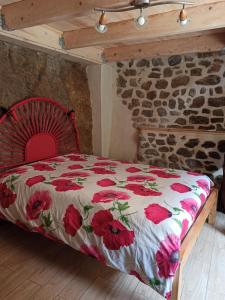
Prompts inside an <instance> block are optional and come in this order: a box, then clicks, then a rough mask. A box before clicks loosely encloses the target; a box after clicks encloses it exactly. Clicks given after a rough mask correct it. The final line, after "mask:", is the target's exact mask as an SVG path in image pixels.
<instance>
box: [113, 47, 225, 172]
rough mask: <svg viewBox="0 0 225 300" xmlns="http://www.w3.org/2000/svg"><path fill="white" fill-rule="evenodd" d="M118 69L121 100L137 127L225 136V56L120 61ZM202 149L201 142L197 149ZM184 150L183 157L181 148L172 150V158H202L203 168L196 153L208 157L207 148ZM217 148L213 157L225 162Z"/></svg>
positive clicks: (162, 156) (202, 55)
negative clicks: (216, 133)
mask: <svg viewBox="0 0 225 300" xmlns="http://www.w3.org/2000/svg"><path fill="white" fill-rule="evenodd" d="M115 68H116V72H117V95H118V97H119V99H120V101H121V102H122V103H123V105H125V106H126V107H127V109H128V110H129V111H130V114H131V115H132V121H133V126H134V127H142V126H149V127H152V128H185V129H195V130H213V131H225V121H224V115H225V53H208V54H201V53H199V54H193V55H176V56H171V57H162V58H153V59H142V60H131V61H127V62H119V63H117V64H116V66H115ZM150 134H151V132H150ZM212 139H213V137H212ZM187 142H188V141H186V143H187ZM212 142H213V141H212ZM221 142H222V143H223V141H221ZM186 143H185V144H186ZM175 144H176V140H175ZM201 144H203V143H201V141H199V143H198V145H194V146H193V148H194V147H195V149H196V148H198V147H200V145H201ZM146 145H147V144H146ZM142 146H143V145H142ZM150 146H151V143H150V144H149V146H148V147H150ZM148 147H147V146H146V151H148V149H147V148H148ZM182 148H186V150H183V154H182V153H180V152H182V151H181V150H180V149H178V148H177V147H175V150H172V149H170V147H169V148H168V149H169V151H171V155H172V154H174V155H183V158H184V159H185V155H186V154H187V152H188V158H189V159H195V160H196V158H197V160H198V161H199V162H200V163H201V160H202V158H201V157H196V153H197V152H198V151H200V152H204V151H203V150H202V149H197V152H195V154H194V152H193V155H192V154H190V153H191V152H192V151H190V150H191V148H192V147H188V146H187V145H186V146H184V147H182ZM212 148H213V149H211V152H213V153H215V154H214V156H217V157H218V160H219V161H220V162H221V155H222V156H223V153H224V152H225V149H224V147H222V148H220V150H221V149H222V151H220V150H218V147H217V143H215V147H212ZM177 151H178V152H179V153H177ZM189 152H190V153H189ZM142 154H143V153H142ZM164 154H165V152H164ZM164 154H163V151H160V149H158V150H157V156H158V159H161V163H162V162H163V161H164V163H165V157H164ZM202 155H203V154H202ZM205 155H206V154H205ZM207 155H208V154H207ZM174 157H175V156H174ZM155 158H156V157H155ZM205 159H206V157H205ZM211 159H212V157H211ZM213 159H216V158H215V157H214V158H213ZM206 160H207V159H206ZM208 161H209V159H208ZM167 163H168V165H169V164H171V162H168V161H167ZM200 163H199V164H198V165H200ZM196 164H197V163H196ZM189 167H191V166H189ZM193 167H194V166H192V168H193ZM219 167H220V166H219ZM219 167H216V168H219ZM186 168H188V166H186ZM197 169H198V170H199V168H197ZM202 171H205V170H202ZM213 171H216V170H215V167H214V170H212V169H211V170H210V167H208V171H207V173H209V172H213Z"/></svg>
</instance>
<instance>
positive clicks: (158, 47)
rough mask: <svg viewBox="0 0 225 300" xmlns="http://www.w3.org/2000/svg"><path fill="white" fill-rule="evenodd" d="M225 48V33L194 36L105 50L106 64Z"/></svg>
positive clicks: (104, 58)
mask: <svg viewBox="0 0 225 300" xmlns="http://www.w3.org/2000/svg"><path fill="white" fill-rule="evenodd" d="M224 47H225V33H216V34H209V35H200V36H192V37H187V38H184V37H182V38H179V39H172V40H164V41H160V42H159V41H158V42H150V43H144V44H136V45H128V46H122V47H113V48H108V49H105V50H104V52H103V61H104V62H105V63H110V62H115V61H123V60H128V59H141V58H148V57H151V58H152V57H157V56H163V55H165V56H169V55H176V54H186V53H195V52H212V51H219V50H222V49H223V48H224Z"/></svg>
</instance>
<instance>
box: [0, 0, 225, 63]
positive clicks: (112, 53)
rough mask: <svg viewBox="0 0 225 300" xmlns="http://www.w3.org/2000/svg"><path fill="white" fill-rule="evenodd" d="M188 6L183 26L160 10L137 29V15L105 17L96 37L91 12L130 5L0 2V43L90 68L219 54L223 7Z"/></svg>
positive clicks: (203, 1) (200, 1)
mask: <svg viewBox="0 0 225 300" xmlns="http://www.w3.org/2000/svg"><path fill="white" fill-rule="evenodd" d="M153 1H154V0H153ZM193 1H194V5H192V6H189V7H187V8H186V10H187V13H188V17H189V18H190V22H189V23H188V24H187V25H186V26H180V25H179V24H178V23H177V19H178V16H179V12H180V9H181V6H180V5H162V6H158V7H154V8H149V9H146V10H145V15H146V17H147V18H148V22H147V24H146V25H145V26H144V27H143V28H141V29H138V28H137V27H136V25H135V23H134V19H135V18H136V17H137V16H138V14H139V12H138V11H133V12H123V13H108V14H107V23H108V27H109V30H108V31H107V32H106V33H104V34H100V33H98V32H96V30H95V28H94V27H95V25H96V23H97V22H98V19H99V15H100V14H99V13H96V12H94V10H93V9H94V7H98V6H101V7H102V6H103V7H104V6H115V5H123V4H128V3H129V2H130V0H113V1H107V0H90V1H87V0H83V1H82V0H63V1H62V0H22V1H19V0H14V1H13V0H0V6H1V23H2V29H0V39H2V40H14V41H17V42H19V43H22V44H23V43H28V44H30V45H31V46H32V47H34V48H36V47H38V48H39V47H41V48H44V49H46V51H51V50H54V51H57V52H60V53H62V54H64V55H67V57H68V58H70V59H74V60H77V59H81V60H86V61H87V62H92V63H105V62H113V61H119V60H125V59H129V58H142V57H150V56H151V57H152V56H158V55H173V54H178V53H190V52H198V51H202V52H208V51H216V50H221V49H223V48H224V47H225V18H224V11H225V1H222V0H217V1H215V0H193Z"/></svg>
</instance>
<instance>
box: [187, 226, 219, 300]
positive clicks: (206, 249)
mask: <svg viewBox="0 0 225 300" xmlns="http://www.w3.org/2000/svg"><path fill="white" fill-rule="evenodd" d="M214 243H215V228H214V227H213V226H211V225H209V224H205V226H204V228H203V230H202V232H201V235H200V237H199V239H198V241H197V242H196V245H195V247H194V248H193V250H192V252H191V255H190V257H189V259H188V262H187V265H186V266H185V269H184V275H183V277H184V281H183V288H182V300H199V299H205V296H206V288H207V283H208V276H209V272H210V266H211V260H212V251H213V247H214ZM188 277H189V278H188Z"/></svg>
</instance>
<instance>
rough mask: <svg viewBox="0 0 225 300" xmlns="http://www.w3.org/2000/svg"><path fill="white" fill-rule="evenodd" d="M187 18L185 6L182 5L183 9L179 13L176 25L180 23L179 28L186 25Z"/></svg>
mask: <svg viewBox="0 0 225 300" xmlns="http://www.w3.org/2000/svg"><path fill="white" fill-rule="evenodd" d="M188 21H189V20H188V17H187V12H186V10H185V5H183V8H182V9H181V11H180V15H179V19H178V23H180V25H181V26H185V25H187V23H188Z"/></svg>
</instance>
